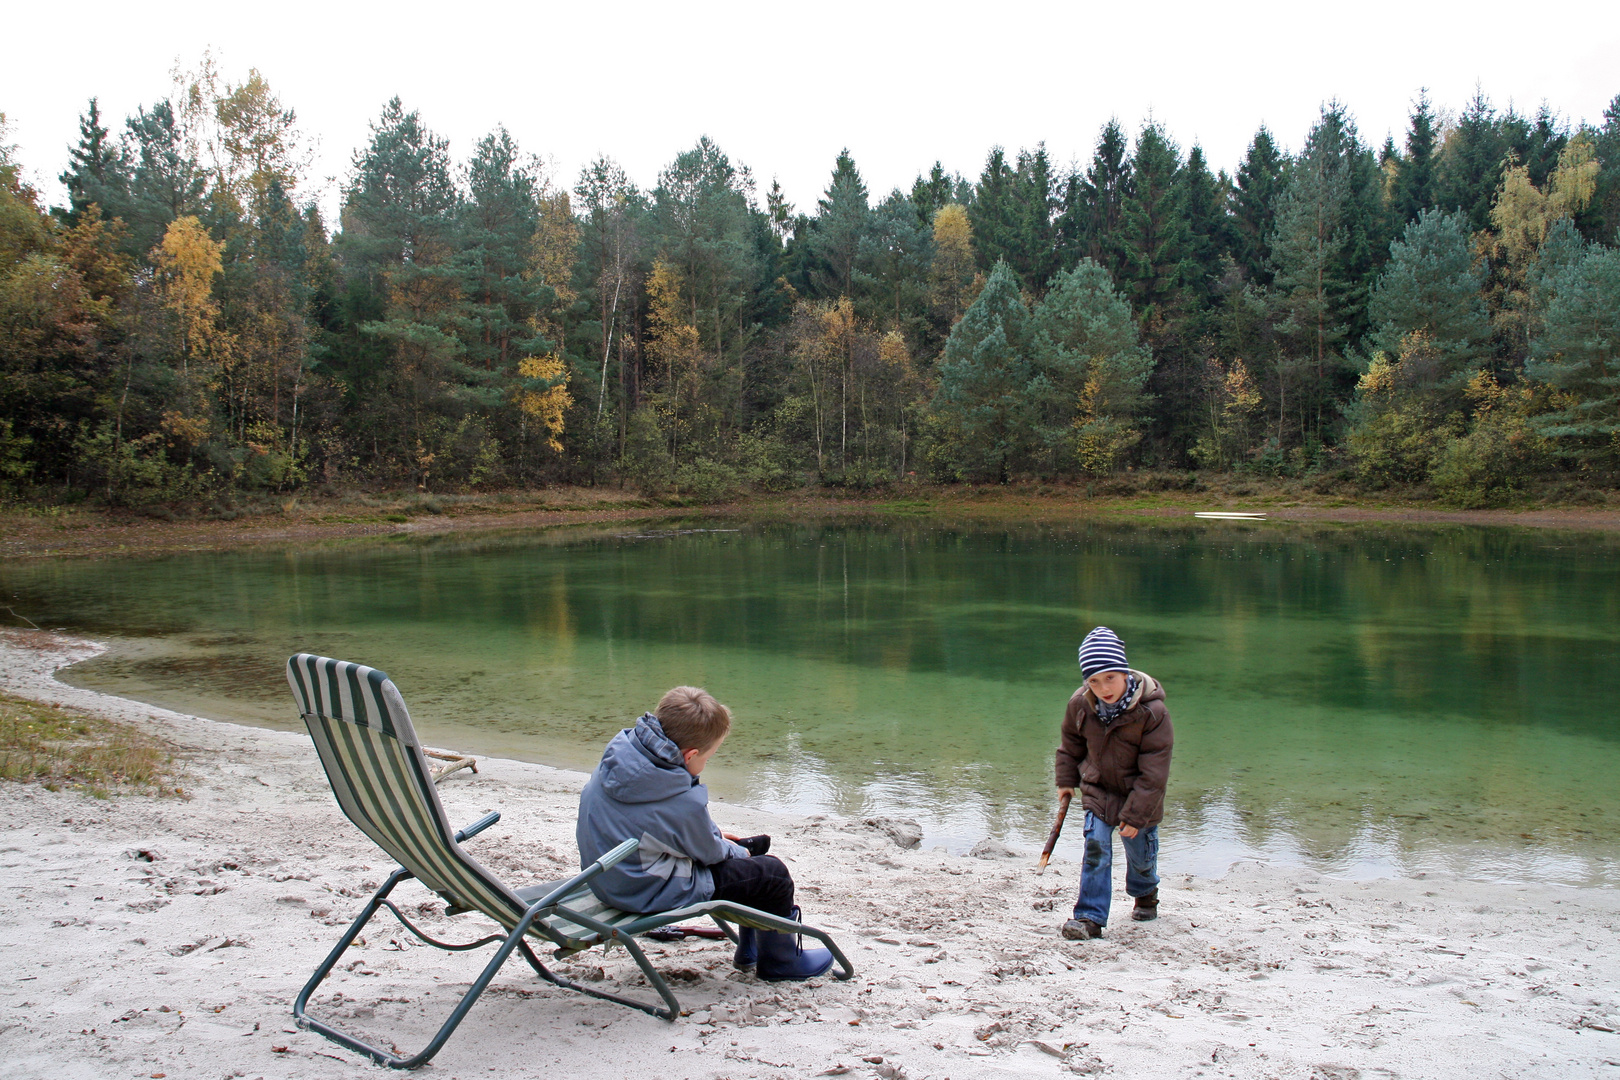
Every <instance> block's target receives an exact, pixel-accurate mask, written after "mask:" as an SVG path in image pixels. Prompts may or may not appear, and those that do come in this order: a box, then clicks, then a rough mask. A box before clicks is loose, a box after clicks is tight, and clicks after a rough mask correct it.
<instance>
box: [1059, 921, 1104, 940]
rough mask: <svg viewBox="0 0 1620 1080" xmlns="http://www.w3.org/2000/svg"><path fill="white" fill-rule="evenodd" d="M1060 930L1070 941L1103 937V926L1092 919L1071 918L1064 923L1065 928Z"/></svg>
mask: <svg viewBox="0 0 1620 1080" xmlns="http://www.w3.org/2000/svg"><path fill="white" fill-rule="evenodd" d="M1059 932H1060V933H1061V934H1062V935H1063V936H1064V937H1065V938H1068V939H1069V940H1070V941H1089V940H1091V939H1092V938H1100V937H1102V927H1100V926H1098V925H1097V924H1096V923H1094V922H1092V921H1091V920H1090V919H1070V920H1069V921H1068V922H1066V923H1064V924H1063V929H1062V930H1061V931H1059Z"/></svg>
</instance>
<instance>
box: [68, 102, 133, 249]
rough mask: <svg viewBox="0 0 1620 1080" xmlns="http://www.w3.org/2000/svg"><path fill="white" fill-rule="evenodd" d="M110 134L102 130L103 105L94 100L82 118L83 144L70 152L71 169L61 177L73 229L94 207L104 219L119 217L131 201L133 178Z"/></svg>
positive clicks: (69, 167) (79, 144) (81, 142)
mask: <svg viewBox="0 0 1620 1080" xmlns="http://www.w3.org/2000/svg"><path fill="white" fill-rule="evenodd" d="M107 134H108V132H107V129H106V128H104V127H102V126H101V106H100V103H99V102H98V101H97V99H95V98H91V99H90V107H89V109H88V110H87V111H86V112H85V113H83V114H82V115H81V116H80V117H79V143H78V145H77V146H74V147H72V148H71V149H70V150H69V151H68V167H67V169H66V171H64V172H63V173H62V175H61V177H60V179H61V181H62V186H63V187H65V188H67V192H68V209H67V212H66V213H64V214H62V219H63V220H64V221H66V222H67V223H68V224H70V225H71V224H75V223H76V222H77V221H78V220H79V218H80V216H81V215H82V214H83V213H84V212H85V210H87V209H88V208H89V207H90V204H91V203H95V204H97V205H99V206H100V207H101V208H102V214H103V215H104V216H106V217H109V218H110V217H116V216H118V214H119V212H120V211H121V210H123V208H124V203H125V202H126V201H127V200H128V198H129V177H128V176H127V175H125V173H124V169H123V161H122V159H121V158H120V156H119V154H118V149H117V147H115V146H114V145H113V144H112V143H111V142H109V141H108V139H107Z"/></svg>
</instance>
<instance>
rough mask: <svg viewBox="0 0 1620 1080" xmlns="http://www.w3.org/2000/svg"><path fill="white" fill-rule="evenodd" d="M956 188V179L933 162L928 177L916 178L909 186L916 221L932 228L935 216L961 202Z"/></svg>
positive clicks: (937, 163)
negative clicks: (915, 211)
mask: <svg viewBox="0 0 1620 1080" xmlns="http://www.w3.org/2000/svg"><path fill="white" fill-rule="evenodd" d="M958 186H959V185H958V183H957V179H956V178H955V177H952V176H950V175H948V174H947V173H946V172H945V169H944V167H943V166H941V165H940V163H939V162H937V161H936V162H934V167H933V168H932V169H930V170H928V175H927V176H919V177H917V179H916V181H915V182H914V183H913V184H912V185H911V203H912V205H913V206H915V207H916V208H917V220H918V221H920V222H922V223H923V224H924V225H926V226H928V227H929V228H932V227H933V224H934V215H935V214H937V213H939V212H940V211H941V210H943V209H944V208H945V207H946V206H948V205H949V204H951V203H953V202H960V201H961V200H959V199H958V198H957V197H956V188H957V187H958ZM964 205H965V204H964Z"/></svg>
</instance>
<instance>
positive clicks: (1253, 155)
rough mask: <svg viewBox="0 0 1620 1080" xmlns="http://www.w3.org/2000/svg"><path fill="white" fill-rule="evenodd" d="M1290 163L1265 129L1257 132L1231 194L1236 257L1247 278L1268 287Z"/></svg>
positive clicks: (1239, 168)
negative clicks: (1272, 248)
mask: <svg viewBox="0 0 1620 1080" xmlns="http://www.w3.org/2000/svg"><path fill="white" fill-rule="evenodd" d="M1286 171H1287V160H1286V159H1285V158H1284V157H1283V155H1282V153H1281V152H1280V151H1279V150H1278V149H1277V144H1276V142H1275V141H1273V139H1272V137H1271V132H1269V131H1267V130H1266V129H1265V127H1264V126H1262V127H1261V128H1260V130H1259V131H1257V132H1255V135H1254V139H1253V140H1252V141H1250V143H1249V150H1248V153H1247V154H1246V155H1245V156H1244V158H1243V164H1242V165H1239V166H1238V172H1237V182H1236V186H1235V190H1234V191H1233V192H1232V224H1233V227H1234V229H1235V230H1236V234H1237V235H1236V239H1235V240H1234V250H1233V256H1234V257H1235V258H1236V259H1237V262H1238V265H1239V266H1241V267H1242V268H1243V272H1244V275H1245V277H1247V278H1248V280H1249V281H1251V282H1253V283H1255V284H1258V285H1269V284H1270V283H1271V277H1272V273H1273V267H1272V265H1271V240H1272V235H1273V233H1275V231H1276V228H1277V205H1278V202H1279V201H1280V200H1281V198H1282V193H1283V188H1284V184H1285V181H1286Z"/></svg>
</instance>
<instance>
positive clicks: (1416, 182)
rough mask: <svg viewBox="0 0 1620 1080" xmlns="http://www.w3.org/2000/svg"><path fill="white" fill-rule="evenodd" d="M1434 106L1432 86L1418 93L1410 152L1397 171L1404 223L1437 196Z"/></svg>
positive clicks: (1398, 205)
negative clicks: (1430, 100) (1430, 96)
mask: <svg viewBox="0 0 1620 1080" xmlns="http://www.w3.org/2000/svg"><path fill="white" fill-rule="evenodd" d="M1434 157H1435V131H1434V109H1433V107H1432V106H1431V105H1430V103H1429V92H1428V90H1426V89H1425V90H1422V91H1420V92H1419V93H1418V99H1417V104H1416V105H1414V106H1413V108H1412V124H1411V127H1410V128H1409V129H1408V130H1407V132H1406V153H1405V155H1404V156H1403V157H1401V159H1400V164H1399V166H1398V167H1397V169H1396V173H1395V192H1394V200H1393V201H1394V210H1395V214H1396V218H1397V221H1398V224H1399V225H1400V227H1402V228H1404V227H1405V226H1406V224H1407V223H1408V222H1412V221H1416V220H1417V218H1418V215H1419V214H1421V213H1422V212H1423V211H1425V210H1427V209H1429V208H1430V207H1432V206H1434V200H1435V175H1434Z"/></svg>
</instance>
